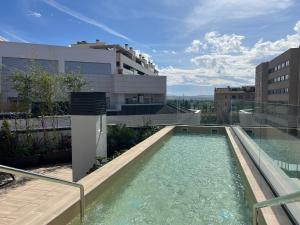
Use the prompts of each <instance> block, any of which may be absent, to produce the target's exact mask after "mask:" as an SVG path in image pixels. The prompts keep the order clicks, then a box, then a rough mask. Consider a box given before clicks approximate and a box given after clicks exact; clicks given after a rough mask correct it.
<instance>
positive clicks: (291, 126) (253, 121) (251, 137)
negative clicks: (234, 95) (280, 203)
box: [229, 100, 300, 222]
mask: <svg viewBox="0 0 300 225" xmlns="http://www.w3.org/2000/svg"><path fill="white" fill-rule="evenodd" d="M229 118H230V123H231V125H232V128H233V130H234V132H235V134H236V135H237V136H238V138H239V139H240V141H241V143H242V144H243V146H244V147H245V149H246V150H247V152H248V154H249V156H250V157H251V158H252V160H253V161H254V163H255V164H256V166H257V167H258V169H259V170H260V172H261V173H262V175H263V176H264V177H265V179H266V180H267V181H268V183H269V184H270V186H271V187H272V189H273V192H274V193H275V194H276V195H277V196H285V195H287V194H292V193H294V192H297V191H299V190H300V180H299V179H300V130H299V124H300V107H299V106H295V105H284V104H273V103H257V102H247V101H236V100H235V101H232V102H231V110H230V112H229ZM285 207H286V209H287V210H288V211H289V212H290V214H291V217H292V218H293V219H294V220H295V221H297V222H299V221H300V215H299V210H300V205H299V203H289V204H287V205H285Z"/></svg>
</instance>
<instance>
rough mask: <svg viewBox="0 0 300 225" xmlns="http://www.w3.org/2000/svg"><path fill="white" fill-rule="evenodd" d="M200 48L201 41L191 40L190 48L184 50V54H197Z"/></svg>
mask: <svg viewBox="0 0 300 225" xmlns="http://www.w3.org/2000/svg"><path fill="white" fill-rule="evenodd" d="M201 46H202V43H201V41H199V40H193V41H192V43H191V46H189V47H187V48H186V49H185V52H187V53H190V52H199V51H200V48H201Z"/></svg>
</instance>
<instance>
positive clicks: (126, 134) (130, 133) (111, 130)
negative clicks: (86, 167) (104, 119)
mask: <svg viewBox="0 0 300 225" xmlns="http://www.w3.org/2000/svg"><path fill="white" fill-rule="evenodd" d="M137 141H138V134H137V132H136V131H135V130H133V129H130V128H128V127H126V126H125V125H116V126H110V127H108V131H107V155H108V156H112V155H113V154H115V152H117V151H122V150H126V149H129V148H131V147H132V146H134V145H135V144H136V143H137Z"/></svg>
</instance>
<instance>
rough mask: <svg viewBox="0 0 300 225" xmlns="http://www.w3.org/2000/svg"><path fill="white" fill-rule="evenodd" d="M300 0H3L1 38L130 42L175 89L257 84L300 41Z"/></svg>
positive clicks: (205, 90) (206, 90) (187, 91)
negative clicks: (258, 71)
mask: <svg viewBox="0 0 300 225" xmlns="http://www.w3.org/2000/svg"><path fill="white" fill-rule="evenodd" d="M299 12H300V1H299V0H263V1H262V0H243V1H242V0H218V1H212V0H189V1H187V0H148V1H141V0H126V1H124V0H89V1H83V0H76V1H74V0H65V1H61V0H55V1H54V0H2V1H1V8H0V39H4V40H9V41H21V42H32V43H44V44H55V45H69V44H71V43H75V42H76V41H78V40H86V41H94V40H95V39H100V40H103V41H105V42H107V43H119V44H125V43H128V44H129V45H130V46H133V47H134V48H135V49H137V50H139V51H141V52H143V53H145V54H147V55H149V57H150V59H151V60H153V61H154V63H155V64H156V65H157V67H158V68H159V71H160V74H162V75H166V76H167V77H168V94H176V95H183V94H184V95H200V94H212V93H213V88H214V87H220V86H228V85H232V86H237V85H247V84H254V75H255V66H256V65H257V64H258V63H260V62H261V61H264V60H268V59H270V58H272V57H274V56H276V55H278V54H280V53H281V52H283V51H285V50H286V49H288V48H291V47H298V46H299V44H300V22H299V21H300V14H299Z"/></svg>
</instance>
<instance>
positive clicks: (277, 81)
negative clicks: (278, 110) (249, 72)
mask: <svg viewBox="0 0 300 225" xmlns="http://www.w3.org/2000/svg"><path fill="white" fill-rule="evenodd" d="M299 67H300V48H291V49H289V50H287V51H286V52H284V53H283V54H281V55H279V56H277V57H276V58H274V59H272V60H271V61H269V62H264V63H261V64H260V65H258V66H257V67H256V77H255V87H256V94H255V100H256V101H257V102H268V103H280V104H292V105H299V104H300V98H299V93H300V92H299V76H300V73H299V72H300V71H299Z"/></svg>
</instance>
